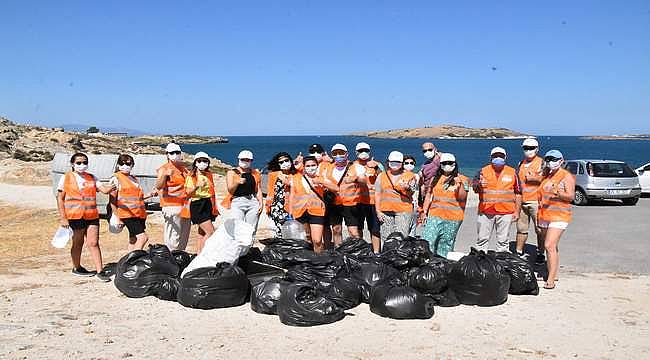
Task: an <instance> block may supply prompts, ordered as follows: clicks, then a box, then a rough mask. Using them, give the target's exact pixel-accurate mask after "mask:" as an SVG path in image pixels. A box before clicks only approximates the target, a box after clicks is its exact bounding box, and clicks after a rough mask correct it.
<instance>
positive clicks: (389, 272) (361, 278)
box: [352, 262, 400, 303]
mask: <svg viewBox="0 0 650 360" xmlns="http://www.w3.org/2000/svg"><path fill="white" fill-rule="evenodd" d="M399 277H400V272H399V271H397V270H396V269H395V268H393V267H391V266H389V265H386V264H384V263H381V262H369V263H364V264H361V265H360V266H359V267H358V268H357V269H355V271H354V272H353V273H352V280H353V281H354V282H356V283H357V285H358V286H359V290H361V300H362V301H363V302H365V303H368V302H369V301H370V295H371V293H372V289H373V288H374V287H376V286H377V285H379V284H381V283H384V282H388V281H390V280H393V279H396V278H399Z"/></svg>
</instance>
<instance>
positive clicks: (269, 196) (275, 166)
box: [264, 152, 302, 238]
mask: <svg viewBox="0 0 650 360" xmlns="http://www.w3.org/2000/svg"><path fill="white" fill-rule="evenodd" d="M301 161H302V159H301ZM266 168H267V169H268V171H269V177H268V181H267V187H266V202H265V204H264V208H265V210H266V215H267V216H268V217H269V218H270V219H271V220H273V222H274V223H275V228H276V231H275V235H276V237H279V238H280V237H282V231H281V230H282V224H284V222H285V220H286V218H287V216H288V215H289V213H290V212H291V209H290V208H289V190H290V187H289V186H290V181H289V180H290V178H291V176H292V175H294V174H296V168H295V166H294V163H293V161H292V160H291V155H290V154H289V153H287V152H279V153H277V154H275V155H274V156H273V158H272V159H271V161H269V162H268V164H267V165H266Z"/></svg>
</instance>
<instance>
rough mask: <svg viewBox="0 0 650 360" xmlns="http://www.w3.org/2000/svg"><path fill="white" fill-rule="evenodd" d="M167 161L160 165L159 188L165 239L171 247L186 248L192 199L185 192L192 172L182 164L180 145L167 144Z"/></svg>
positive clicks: (157, 186) (166, 243) (157, 183)
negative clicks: (188, 176) (188, 177)
mask: <svg viewBox="0 0 650 360" xmlns="http://www.w3.org/2000/svg"><path fill="white" fill-rule="evenodd" d="M165 151H166V152H167V159H168V161H167V163H165V164H164V165H163V166H161V167H159V168H158V177H157V178H156V189H158V194H159V198H160V207H161V208H162V215H163V220H164V227H163V239H164V241H165V245H167V247H168V248H169V250H171V251H174V250H185V248H186V247H187V242H188V240H189V237H190V227H191V226H192V225H191V223H190V202H189V199H188V198H187V194H186V193H185V178H186V177H187V175H188V174H189V172H188V171H187V169H186V168H185V165H184V164H183V157H182V152H181V147H180V146H178V144H176V143H169V144H168V145H167V147H166V148H165Z"/></svg>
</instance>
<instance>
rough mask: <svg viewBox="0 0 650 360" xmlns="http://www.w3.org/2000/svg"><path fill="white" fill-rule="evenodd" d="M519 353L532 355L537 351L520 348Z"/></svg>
mask: <svg viewBox="0 0 650 360" xmlns="http://www.w3.org/2000/svg"><path fill="white" fill-rule="evenodd" d="M519 352H520V353H524V354H532V353H534V352H535V350H531V349H527V348H519Z"/></svg>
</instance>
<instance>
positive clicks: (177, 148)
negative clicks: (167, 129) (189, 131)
mask: <svg viewBox="0 0 650 360" xmlns="http://www.w3.org/2000/svg"><path fill="white" fill-rule="evenodd" d="M165 151H166V152H168V153H170V152H172V151H181V147H180V146H178V144H177V143H169V144H167V147H166V148H165Z"/></svg>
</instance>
